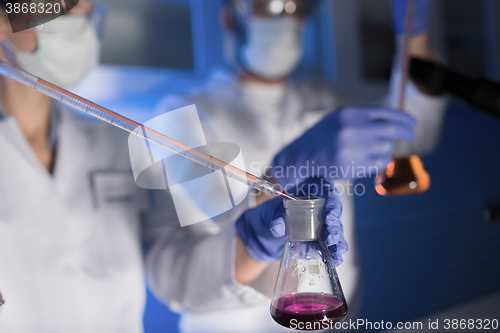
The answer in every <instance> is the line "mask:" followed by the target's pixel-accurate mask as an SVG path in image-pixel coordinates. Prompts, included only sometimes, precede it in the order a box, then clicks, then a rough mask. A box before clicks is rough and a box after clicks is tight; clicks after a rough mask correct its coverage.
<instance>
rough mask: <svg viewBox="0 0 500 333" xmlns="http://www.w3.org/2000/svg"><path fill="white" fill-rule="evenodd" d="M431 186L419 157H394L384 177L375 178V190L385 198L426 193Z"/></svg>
mask: <svg viewBox="0 0 500 333" xmlns="http://www.w3.org/2000/svg"><path fill="white" fill-rule="evenodd" d="M430 186H431V177H430V176H429V174H428V173H427V171H425V169H424V164H423V163H422V160H421V159H420V157H418V155H411V156H409V157H394V158H393V160H392V162H391V163H389V165H388V166H387V169H386V170H385V171H384V173H383V174H382V175H379V176H378V177H376V178H375V190H376V191H377V193H378V194H380V195H383V196H403V195H412V194H420V193H424V192H425V191H427V190H428V189H429V187H430Z"/></svg>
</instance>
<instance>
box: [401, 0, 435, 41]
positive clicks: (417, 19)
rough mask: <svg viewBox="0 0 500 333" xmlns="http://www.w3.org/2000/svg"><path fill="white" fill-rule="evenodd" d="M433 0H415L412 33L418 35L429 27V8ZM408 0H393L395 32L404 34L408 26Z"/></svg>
mask: <svg viewBox="0 0 500 333" xmlns="http://www.w3.org/2000/svg"><path fill="white" fill-rule="evenodd" d="M431 2H432V0H415V7H414V11H413V27H412V35H417V34H419V33H421V32H424V31H426V30H427V29H428V28H429V8H430V5H431ZM407 8H408V0H392V14H393V22H394V32H395V33H396V34H397V35H401V34H404V32H405V27H406V12H407Z"/></svg>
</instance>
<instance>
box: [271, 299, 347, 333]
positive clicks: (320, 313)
mask: <svg viewBox="0 0 500 333" xmlns="http://www.w3.org/2000/svg"><path fill="white" fill-rule="evenodd" d="M346 315H347V304H346V303H344V302H342V301H340V300H339V299H337V298H335V297H333V296H331V295H320V294H315V293H304V294H294V295H288V296H285V297H282V298H280V299H278V301H277V302H276V306H273V305H271V316H272V317H273V319H274V321H276V322H277V323H278V324H280V325H281V326H284V327H288V328H291V329H296V330H302V331H310V330H318V329H325V328H333V326H334V325H335V323H337V322H341V321H343V320H344V318H345V317H346Z"/></svg>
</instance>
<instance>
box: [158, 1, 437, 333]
mask: <svg viewBox="0 0 500 333" xmlns="http://www.w3.org/2000/svg"><path fill="white" fill-rule="evenodd" d="M318 3H319V1H314V0H278V1H276V0H229V1H227V3H226V5H225V6H224V7H223V8H222V9H221V11H220V22H221V25H222V26H223V28H224V30H225V32H226V36H225V37H226V42H228V43H227V44H226V46H232V47H226V51H228V50H229V52H226V53H227V54H226V56H227V58H228V64H229V66H227V67H225V68H217V69H215V70H213V72H212V74H211V75H210V77H209V78H208V82H207V83H206V84H204V85H203V86H200V87H197V88H195V89H193V90H192V91H191V92H190V93H188V94H185V95H182V96H167V97H166V98H165V99H164V100H163V101H162V102H161V103H160V105H159V106H158V109H157V112H158V113H165V112H168V111H171V110H174V109H177V108H180V107H184V106H187V105H191V104H195V105H196V107H197V109H198V112H200V113H201V114H202V115H203V117H202V118H204V119H205V120H206V121H205V124H204V128H205V129H206V130H207V133H206V135H207V136H209V141H227V142H232V143H236V144H238V145H239V146H240V147H241V149H242V152H243V154H244V157H245V162H246V164H247V165H246V167H247V170H249V171H250V172H252V173H265V174H266V175H268V176H269V175H270V176H274V178H275V181H277V182H279V183H280V184H281V185H282V186H284V187H287V186H293V185H294V184H296V183H297V181H300V180H301V179H297V177H296V175H294V174H286V173H280V172H279V171H280V170H284V169H285V170H286V168H287V167H295V170H297V169H298V168H299V167H301V166H304V165H305V164H306V163H307V162H309V165H311V164H314V165H315V166H316V167H319V166H326V167H327V168H328V167H330V166H336V167H337V168H338V169H339V170H343V171H346V170H349V167H351V168H352V167H358V166H359V167H365V168H366V170H368V168H369V167H376V168H378V170H380V171H382V170H383V169H384V168H385V166H386V165H387V164H388V163H389V162H390V160H391V157H392V155H393V153H394V148H395V145H394V141H395V140H403V141H406V142H410V141H413V140H414V139H415V132H416V141H415V142H414V144H412V146H413V148H414V149H416V150H417V153H420V154H423V153H428V152H430V151H432V150H433V149H434V148H435V146H436V144H437V139H438V134H439V130H440V127H441V123H442V120H443V116H444V111H445V106H446V101H445V100H444V99H443V98H438V97H433V96H427V95H425V94H424V93H422V92H421V91H419V90H418V89H417V88H416V87H415V86H414V85H413V84H411V83H410V84H409V85H408V87H407V102H406V106H405V109H406V110H408V113H409V114H411V115H412V116H413V118H414V119H416V122H415V120H414V119H412V117H410V116H408V115H406V114H402V113H400V112H399V111H396V110H395V109H392V108H395V107H396V106H397V98H398V93H399V90H398V87H399V84H400V82H401V71H400V70H399V68H400V66H399V63H400V59H401V49H402V38H401V34H402V33H403V30H404V20H405V16H406V5H407V2H406V0H394V1H393V9H394V26H395V33H396V34H397V35H398V39H397V42H398V45H397V46H398V53H397V55H396V57H395V66H394V70H393V73H392V78H391V84H390V93H389V96H388V97H387V100H386V102H385V103H384V104H383V105H381V106H373V107H359V106H344V107H342V108H341V109H339V110H337V111H335V112H332V110H335V109H337V108H339V106H340V104H341V101H340V99H339V98H338V96H337V95H336V94H335V92H334V91H332V89H331V88H330V87H328V86H327V85H325V84H324V83H323V82H321V81H317V82H294V81H292V80H291V79H290V76H291V74H292V73H293V72H294V71H295V70H296V68H297V67H298V65H299V64H300V62H301V59H302V55H303V45H304V36H303V30H304V26H305V23H306V20H307V18H308V17H309V15H310V13H311V12H312V11H313V10H314V9H315V7H317V6H318ZM430 3H431V1H430V0H420V1H417V2H416V11H415V22H414V26H413V31H412V32H413V38H412V41H411V53H412V55H414V56H419V57H422V58H433V57H434V55H433V52H432V51H431V48H430V46H429V39H428V34H427V30H428V29H427V28H428V11H429V6H430ZM416 123H418V125H417V127H416V130H415V131H414V126H415V124H416ZM315 124H317V125H316V126H315ZM308 130H309V132H306V131H308ZM305 132H306V134H305V135H303V136H302V137H301V135H302V134H304V133H305ZM311 138H314V139H313V140H309V139H311ZM294 140H296V141H295V142H293V141H294ZM292 142H293V143H292ZM290 143H292V144H291V145H290V146H289V147H288V148H285V149H284V147H285V146H287V145H289V144H290ZM403 147H404V149H408V148H409V145H408V144H406V145H403ZM305 151H307V154H305V155H307V156H308V157H309V159H308V160H307V161H306V160H304V158H302V156H303V155H304V152H305ZM310 171H311V170H310ZM324 176H328V175H324ZM347 177H349V176H347ZM299 178H300V177H299ZM331 180H332V181H335V182H336V183H337V185H345V184H346V183H345V180H342V179H331ZM260 201H261V200H260V199H259V198H257V200H253V199H252V198H251V197H250V199H249V201H248V202H246V204H243V205H239V206H238V207H236V209H233V214H235V215H234V216H237V215H238V214H239V213H240V212H241V211H243V210H245V209H247V208H248V207H252V206H255V205H258V204H259V203H260ZM353 201H354V198H353V197H352V196H349V195H347V190H346V191H344V195H343V196H342V202H343V204H344V214H343V216H342V220H343V225H344V228H345V237H346V239H347V241H348V244H349V246H350V251H349V252H348V253H347V254H346V255H344V263H343V265H341V266H340V267H339V268H338V273H339V276H340V280H341V283H342V286H343V289H344V293H345V296H346V298H347V302H348V304H349V309H350V310H349V316H350V318H356V315H357V314H356V312H357V310H359V308H360V300H361V293H360V291H361V274H360V267H359V263H358V260H357V249H356V246H355V244H356V235H355V220H354V202H353ZM229 215H231V214H228V215H227V216H226V217H225V218H227V219H228V221H230V220H233V221H234V216H229ZM236 228H237V230H238V229H239V230H240V231H241V228H239V227H238V223H237V225H236ZM240 234H241V232H240ZM242 238H243V241H245V239H244V238H245V237H244V235H243V237H242ZM277 267H278V263H277V262H275V263H273V264H271V265H269V267H268V268H267V269H266V271H264V273H263V274H262V275H261V276H259V278H257V279H256V280H255V281H253V282H252V284H251V285H252V286H253V287H255V288H256V289H257V290H259V291H260V292H261V293H262V294H263V296H267V297H270V295H271V292H272V289H273V287H274V282H275V280H276V272H277ZM158 296H159V297H160V298H161V297H162V295H158ZM262 299H263V301H262V305H260V306H255V307H253V308H249V309H241V310H233V311H220V312H218V313H217V312H216V313H210V314H184V315H183V317H182V319H181V330H182V331H183V332H185V333H187V332H196V333H200V332H218V333H220V332H233V333H234V332H275V331H280V330H281V329H282V328H280V327H279V326H278V325H276V324H275V323H274V322H273V321H272V319H271V316H270V315H269V299H268V298H266V297H263V298H262ZM173 310H176V309H175V306H174V307H173ZM229 318H230V319H229Z"/></svg>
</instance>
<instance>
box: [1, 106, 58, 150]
mask: <svg viewBox="0 0 500 333" xmlns="http://www.w3.org/2000/svg"><path fill="white" fill-rule="evenodd" d="M9 118H10V115H9V114H8V113H7V111H6V110H5V107H4V106H3V105H2V104H1V103H0V122H2V121H4V120H7V119H9ZM60 119H61V112H60V104H59V103H58V102H55V101H53V102H52V109H51V110H50V123H49V136H48V141H49V146H50V147H51V148H52V149H55V148H56V147H57V139H58V129H59V123H60Z"/></svg>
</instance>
